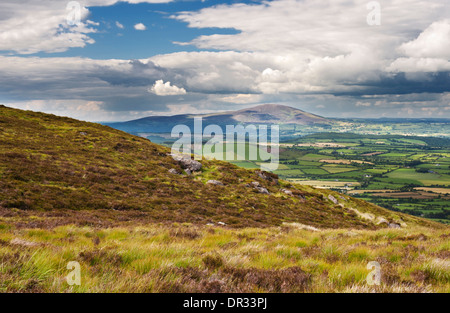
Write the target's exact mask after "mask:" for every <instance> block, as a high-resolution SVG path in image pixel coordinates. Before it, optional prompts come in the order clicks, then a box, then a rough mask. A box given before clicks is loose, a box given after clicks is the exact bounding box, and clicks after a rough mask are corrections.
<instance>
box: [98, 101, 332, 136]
mask: <svg viewBox="0 0 450 313" xmlns="http://www.w3.org/2000/svg"><path fill="white" fill-rule="evenodd" d="M194 117H202V119H203V123H204V124H205V125H208V124H216V125H219V126H222V127H223V126H225V125H235V124H297V125H313V124H314V125H319V124H320V125H329V124H332V123H333V121H332V120H330V119H327V118H324V117H322V116H319V115H315V114H312V113H308V112H305V111H302V110H300V109H296V108H293V107H290V106H286V105H280V104H262V105H258V106H254V107H251V108H246V109H240V110H236V111H223V112H214V113H205V114H179V115H172V116H148V117H143V118H139V119H136V120H131V121H126V122H115V123H104V125H108V126H111V127H113V128H116V129H120V130H123V131H126V132H130V133H138V132H156V133H158V132H160V133H162V132H164V133H170V132H171V130H172V128H173V127H174V126H176V125H180V124H182V125H187V126H188V127H190V128H192V127H193V121H194Z"/></svg>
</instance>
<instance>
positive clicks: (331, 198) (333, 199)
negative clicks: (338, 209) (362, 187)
mask: <svg viewBox="0 0 450 313" xmlns="http://www.w3.org/2000/svg"><path fill="white" fill-rule="evenodd" d="M328 199H330V200H331V201H332V202H333V203H334V204H338V201H337V199H336V198H335V197H333V196H332V195H328Z"/></svg>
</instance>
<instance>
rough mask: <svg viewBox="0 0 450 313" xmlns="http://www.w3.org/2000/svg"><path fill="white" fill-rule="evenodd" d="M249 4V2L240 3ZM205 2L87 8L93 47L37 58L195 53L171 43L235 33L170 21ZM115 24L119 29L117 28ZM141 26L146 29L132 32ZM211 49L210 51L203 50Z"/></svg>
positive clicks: (217, 2)
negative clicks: (94, 31)
mask: <svg viewBox="0 0 450 313" xmlns="http://www.w3.org/2000/svg"><path fill="white" fill-rule="evenodd" d="M211 2H214V4H216V5H217V4H221V3H233V2H237V1H220V0H214V1H210V3H211ZM243 2H249V3H251V2H253V1H243ZM210 3H208V2H207V1H201V0H184V1H183V0H181V1H174V2H169V3H157V4H154V3H138V4H129V3H124V2H119V3H116V4H114V5H111V6H106V7H105V6H97V7H90V8H89V11H90V14H89V16H88V19H89V20H92V21H96V22H97V23H99V26H98V27H96V29H97V32H96V33H95V34H92V36H91V37H92V39H94V40H95V44H89V45H86V46H85V47H83V48H73V49H70V50H67V51H65V52H62V53H36V54H32V55H37V56H39V57H55V56H81V57H89V58H93V59H107V58H112V59H114V58H115V59H143V58H148V57H150V56H153V55H156V54H165V53H172V52H180V51H196V50H198V49H197V48H196V47H195V46H193V45H189V46H181V45H178V44H176V43H174V42H189V41H191V40H193V39H194V38H196V37H198V36H201V35H211V34H236V33H237V32H238V31H237V30H235V29H221V28H205V29H197V28H189V27H187V23H185V22H182V21H178V20H175V19H173V18H171V16H172V15H174V14H176V13H177V12H182V11H189V10H200V9H202V8H203V7H207V6H208V5H210ZM116 22H118V23H120V25H122V26H123V28H119V27H118V26H117V25H116ZM137 23H142V24H144V25H145V26H146V30H144V31H139V30H136V29H134V25H136V24H137ZM206 50H211V51H213V49H206Z"/></svg>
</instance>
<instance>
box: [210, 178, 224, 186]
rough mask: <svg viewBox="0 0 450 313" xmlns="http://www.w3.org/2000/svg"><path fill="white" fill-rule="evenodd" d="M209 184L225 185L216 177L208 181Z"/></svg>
mask: <svg viewBox="0 0 450 313" xmlns="http://www.w3.org/2000/svg"><path fill="white" fill-rule="evenodd" d="M206 183H207V184H212V185H218V186H225V185H224V184H223V183H222V182H221V181H218V180H215V179H210V180H208V181H207V182H206Z"/></svg>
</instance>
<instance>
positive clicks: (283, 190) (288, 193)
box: [281, 189, 294, 196]
mask: <svg viewBox="0 0 450 313" xmlns="http://www.w3.org/2000/svg"><path fill="white" fill-rule="evenodd" d="M281 192H284V193H285V194H287V195H289V196H293V195H294V194H293V193H292V191H290V190H288V189H281Z"/></svg>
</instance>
